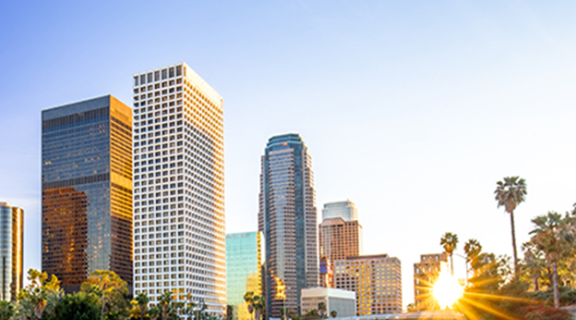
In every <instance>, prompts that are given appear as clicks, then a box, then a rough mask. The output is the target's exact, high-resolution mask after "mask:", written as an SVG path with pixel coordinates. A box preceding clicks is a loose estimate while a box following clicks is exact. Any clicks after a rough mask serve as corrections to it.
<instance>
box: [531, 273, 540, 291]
mask: <svg viewBox="0 0 576 320" xmlns="http://www.w3.org/2000/svg"><path fill="white" fill-rule="evenodd" d="M538 278H539V277H536V276H534V277H532V281H534V291H540V288H539V287H538Z"/></svg>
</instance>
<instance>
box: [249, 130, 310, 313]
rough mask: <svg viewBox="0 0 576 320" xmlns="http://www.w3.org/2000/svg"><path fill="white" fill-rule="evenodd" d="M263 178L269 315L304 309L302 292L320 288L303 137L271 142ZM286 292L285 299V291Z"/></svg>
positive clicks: (261, 220) (277, 138) (262, 218)
mask: <svg viewBox="0 0 576 320" xmlns="http://www.w3.org/2000/svg"><path fill="white" fill-rule="evenodd" d="M261 166H262V167H261V170H262V171H261V174H260V209H259V212H258V225H259V230H260V231H262V232H263V233H264V238H265V239H266V264H267V269H266V280H265V287H266V299H267V301H266V307H267V310H268V311H269V313H268V317H278V316H279V313H280V309H281V308H283V307H286V308H288V309H292V310H298V311H299V309H300V291H301V290H302V289H304V288H311V287H317V286H318V278H319V272H318V271H319V270H318V269H319V268H318V248H317V247H318V236H317V235H318V233H317V229H316V223H317V222H316V205H315V194H314V183H313V181H314V178H313V173H312V159H311V157H310V154H309V153H308V149H307V148H306V145H304V141H302V138H301V137H300V136H299V135H298V134H283V135H279V136H275V137H272V138H270V139H269V140H268V144H267V146H266V149H265V153H264V155H263V156H262V162H261ZM283 288H285V298H284V297H283V296H284V295H283V294H282V291H283V290H282V289H283Z"/></svg>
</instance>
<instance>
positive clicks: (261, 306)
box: [252, 296, 266, 320]
mask: <svg viewBox="0 0 576 320" xmlns="http://www.w3.org/2000/svg"><path fill="white" fill-rule="evenodd" d="M252 304H253V305H254V313H255V314H256V320H260V317H261V316H262V315H263V314H264V312H265V311H266V300H264V297H261V296H254V297H253V298H252Z"/></svg>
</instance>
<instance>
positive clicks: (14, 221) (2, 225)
mask: <svg viewBox="0 0 576 320" xmlns="http://www.w3.org/2000/svg"><path fill="white" fill-rule="evenodd" d="M23 237H24V210H22V209H21V208H18V207H14V206H10V205H9V204H8V203H7V202H0V301H16V296H17V294H18V292H20V290H21V289H22V280H23V272H22V265H23V253H24V252H23V250H24V248H23V245H22V243H23Z"/></svg>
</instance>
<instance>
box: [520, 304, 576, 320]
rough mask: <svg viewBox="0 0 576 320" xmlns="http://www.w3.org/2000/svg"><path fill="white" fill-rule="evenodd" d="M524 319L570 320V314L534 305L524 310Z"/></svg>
mask: <svg viewBox="0 0 576 320" xmlns="http://www.w3.org/2000/svg"><path fill="white" fill-rule="evenodd" d="M523 313H524V319H526V320H569V319H572V315H571V314H570V312H568V311H566V310H562V309H557V308H552V307H550V306H546V305H541V304H540V305H535V306H528V307H526V308H524V310H523Z"/></svg>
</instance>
